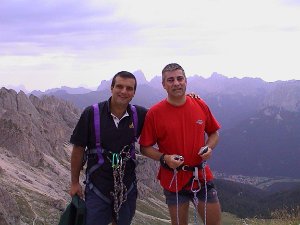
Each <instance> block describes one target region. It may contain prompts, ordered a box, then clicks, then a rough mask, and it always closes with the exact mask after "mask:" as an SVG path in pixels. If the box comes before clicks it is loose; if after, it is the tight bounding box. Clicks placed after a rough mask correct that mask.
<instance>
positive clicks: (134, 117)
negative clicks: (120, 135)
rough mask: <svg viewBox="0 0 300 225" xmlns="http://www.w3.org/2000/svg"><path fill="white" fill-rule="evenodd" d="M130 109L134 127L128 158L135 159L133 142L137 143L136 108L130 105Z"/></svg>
mask: <svg viewBox="0 0 300 225" xmlns="http://www.w3.org/2000/svg"><path fill="white" fill-rule="evenodd" d="M130 109H131V111H132V117H133V126H134V143H132V147H131V151H130V156H131V158H133V159H135V142H137V129H138V115H137V111H136V107H135V106H134V105H130Z"/></svg>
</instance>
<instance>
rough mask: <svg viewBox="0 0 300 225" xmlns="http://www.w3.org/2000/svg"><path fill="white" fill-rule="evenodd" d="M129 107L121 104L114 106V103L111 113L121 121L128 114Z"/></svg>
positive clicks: (111, 106)
mask: <svg viewBox="0 0 300 225" xmlns="http://www.w3.org/2000/svg"><path fill="white" fill-rule="evenodd" d="M126 110H127V106H125V105H124V106H123V105H119V104H114V103H113V102H111V103H110V112H111V113H112V114H114V115H115V116H116V117H118V118H119V119H121V118H122V117H123V116H124V114H125V113H126Z"/></svg>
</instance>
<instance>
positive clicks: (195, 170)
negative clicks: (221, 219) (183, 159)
mask: <svg viewBox="0 0 300 225" xmlns="http://www.w3.org/2000/svg"><path fill="white" fill-rule="evenodd" d="M163 156H164V154H163ZM161 158H162V157H161ZM161 161H162V160H161ZM161 164H162V163H161ZM206 164H207V162H206V161H202V162H201V164H200V165H198V166H194V167H191V166H187V165H181V166H179V167H178V168H176V169H173V173H174V174H173V177H172V180H171V182H170V185H169V187H171V186H172V183H173V181H174V180H175V185H176V186H175V190H176V204H177V205H176V211H177V212H176V213H177V215H176V219H177V224H178V225H179V200H178V198H179V197H178V194H179V193H182V191H184V190H181V191H179V190H178V186H177V173H178V171H179V170H183V171H193V177H192V178H191V180H190V181H189V182H188V183H187V184H186V185H185V186H184V187H183V189H184V188H185V187H187V186H189V185H191V188H190V191H191V192H192V193H193V205H194V208H195V212H194V221H195V224H197V221H198V219H197V206H198V204H199V200H198V197H197V194H198V192H199V191H200V190H201V182H200V180H199V175H198V174H199V169H202V174H203V179H204V187H205V202H204V225H206V211H207V192H208V190H207V180H206V171H205V167H206ZM162 166H163V167H165V168H167V169H170V170H171V168H170V167H169V166H168V165H167V164H166V163H164V165H162ZM195 185H196V186H197V187H195V188H194V186H195Z"/></svg>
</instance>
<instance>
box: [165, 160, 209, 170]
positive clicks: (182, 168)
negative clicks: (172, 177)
mask: <svg viewBox="0 0 300 225" xmlns="http://www.w3.org/2000/svg"><path fill="white" fill-rule="evenodd" d="M161 165H162V167H164V168H166V169H168V170H173V169H172V168H170V167H169V166H168V165H167V164H166V163H164V164H161ZM205 165H206V162H205V161H203V162H201V163H200V165H197V166H188V165H181V166H178V167H177V168H176V170H177V171H179V170H182V171H194V170H195V168H198V169H203V168H204V167H205Z"/></svg>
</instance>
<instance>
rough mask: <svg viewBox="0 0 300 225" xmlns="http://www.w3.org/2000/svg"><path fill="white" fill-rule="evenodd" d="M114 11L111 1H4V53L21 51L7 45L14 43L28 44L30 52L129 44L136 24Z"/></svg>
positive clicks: (0, 12)
mask: <svg viewBox="0 0 300 225" xmlns="http://www.w3.org/2000/svg"><path fill="white" fill-rule="evenodd" d="M114 12H115V6H113V5H111V4H98V5H95V4H93V3H92V2H91V1H86V0H68V1H66V0H64V1H63V0H61V1H58V0H53V1H43V0H36V1H29V0H26V1H21V0H19V1H16V0H4V1H1V4H0V29H1V30H3V31H5V32H1V36H0V43H1V46H2V47H3V48H4V49H5V50H4V52H5V54H9V53H11V54H17V53H18V52H19V49H18V48H13V49H11V48H5V45H7V46H8V47H10V45H11V44H18V45H22V46H23V47H25V46H26V45H27V46H28V51H30V50H29V49H31V48H33V49H34V50H33V52H35V51H37V50H38V49H40V51H42V50H43V49H45V48H50V49H51V48H53V49H58V48H62V49H65V50H68V51H72V50H76V51H80V50H85V49H92V48H95V47H101V48H109V47H111V45H113V44H115V43H116V42H117V43H118V44H119V45H121V46H122V45H127V44H130V39H133V37H134V35H135V32H136V30H137V27H136V26H135V25H134V24H132V23H129V22H128V21H126V19H123V18H116V17H114V16H115V15H114ZM125 33H126V35H123V34H125ZM120 37H122V38H120ZM9 49H10V50H11V52H9ZM23 51H24V49H23ZM2 54H3V52H2ZM20 54H22V48H21V50H20Z"/></svg>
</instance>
